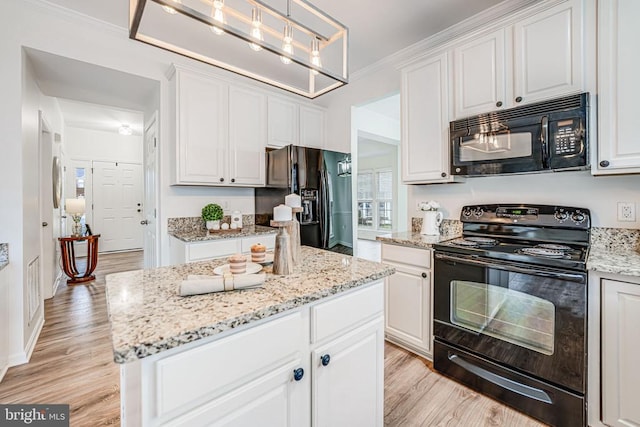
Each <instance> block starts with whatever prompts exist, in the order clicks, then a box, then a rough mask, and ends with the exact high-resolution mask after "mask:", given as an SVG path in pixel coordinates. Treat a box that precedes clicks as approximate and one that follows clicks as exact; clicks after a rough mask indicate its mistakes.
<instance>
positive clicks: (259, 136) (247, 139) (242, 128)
mask: <svg viewBox="0 0 640 427" xmlns="http://www.w3.org/2000/svg"><path fill="white" fill-rule="evenodd" d="M266 102H267V101H266V97H265V96H264V95H262V94H260V93H257V92H256V91H251V90H249V89H245V88H239V87H233V86H232V87H231V88H229V163H230V168H229V184H231V185H253V186H261V185H264V182H265V151H264V148H265V146H266V142H267V141H266V140H267V120H266V118H267V104H266Z"/></svg>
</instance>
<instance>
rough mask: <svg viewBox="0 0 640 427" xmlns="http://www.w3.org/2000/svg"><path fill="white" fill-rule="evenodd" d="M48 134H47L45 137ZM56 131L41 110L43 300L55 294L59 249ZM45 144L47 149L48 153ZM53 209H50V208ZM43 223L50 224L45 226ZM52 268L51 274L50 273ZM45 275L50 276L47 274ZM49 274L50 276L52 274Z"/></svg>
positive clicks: (39, 122)
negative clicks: (55, 215)
mask: <svg viewBox="0 0 640 427" xmlns="http://www.w3.org/2000/svg"><path fill="white" fill-rule="evenodd" d="M45 135H47V136H46V137H45ZM53 142H54V141H53V128H52V127H51V125H50V124H49V122H48V120H47V119H46V117H45V115H44V113H43V112H42V110H39V111H38V215H39V219H40V222H41V224H39V226H40V233H39V234H40V245H39V246H40V285H39V286H40V291H41V295H42V296H43V299H49V298H51V297H53V295H54V294H55V291H56V283H57V281H56V276H57V274H56V273H57V271H56V268H55V265H56V249H55V244H54V241H53V239H54V236H53V194H52V190H53V185H52V179H53V178H52V171H51V165H52V161H53ZM46 145H48V146H49V147H48V149H46V150H45V148H46ZM49 206H50V207H51V209H48V207H49ZM44 223H47V225H46V226H45V225H44ZM49 268H50V269H51V271H48V270H49ZM45 272H46V273H47V274H45ZM49 273H50V274H49Z"/></svg>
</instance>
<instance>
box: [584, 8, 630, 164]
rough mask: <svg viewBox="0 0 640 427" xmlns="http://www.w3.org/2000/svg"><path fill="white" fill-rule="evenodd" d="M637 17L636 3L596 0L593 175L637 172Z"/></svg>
mask: <svg viewBox="0 0 640 427" xmlns="http://www.w3.org/2000/svg"><path fill="white" fill-rule="evenodd" d="M638 16H640V2H638V1H637V0H610V1H608V2H598V90H599V93H598V160H597V165H593V168H592V171H593V172H594V173H598V174H602V173H625V172H640V136H639V134H638V126H637V124H636V123H637V110H638V107H637V105H638V99H640V79H638V76H639V75H640V55H637V54H636V52H637V50H638V41H640V25H638ZM596 167H597V169H596Z"/></svg>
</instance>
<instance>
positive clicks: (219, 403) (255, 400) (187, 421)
mask: <svg viewBox="0 0 640 427" xmlns="http://www.w3.org/2000/svg"><path fill="white" fill-rule="evenodd" d="M300 366H301V361H299V360H298V361H295V363H287V364H286V365H284V366H280V367H278V368H277V369H274V370H273V371H271V372H268V373H266V374H264V375H263V376H261V377H260V378H259V379H257V380H255V381H253V382H251V383H249V384H247V385H245V386H243V387H240V388H239V389H237V390H235V391H233V392H231V393H228V394H225V395H224V396H222V397H220V398H219V399H216V400H214V401H213V402H211V403H209V404H206V405H203V406H200V407H198V408H196V409H194V410H192V411H189V412H188V413H187V415H186V416H182V417H180V418H178V419H176V420H174V421H173V422H170V423H169V425H171V426H185V427H196V426H203V427H204V426H225V427H246V426H265V427H298V426H301V427H304V426H308V425H309V406H310V386H309V383H310V381H309V379H308V377H309V374H306V375H304V376H303V377H302V378H301V379H300V380H299V381H295V380H294V378H293V370H294V369H297V368H299V367H300Z"/></svg>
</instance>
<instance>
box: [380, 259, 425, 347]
mask: <svg viewBox="0 0 640 427" xmlns="http://www.w3.org/2000/svg"><path fill="white" fill-rule="evenodd" d="M394 266H395V268H396V273H395V274H394V275H392V276H389V277H387V278H386V282H385V317H384V320H385V325H384V326H385V334H386V335H387V337H390V338H391V339H392V340H393V339H394V338H395V339H397V340H398V341H399V344H404V345H408V346H410V347H412V348H415V349H416V350H418V351H419V352H420V353H421V354H422V355H425V356H431V315H430V313H431V286H430V283H431V282H430V272H429V271H428V270H427V269H426V268H423V269H420V268H414V267H409V266H404V265H400V264H394Z"/></svg>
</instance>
